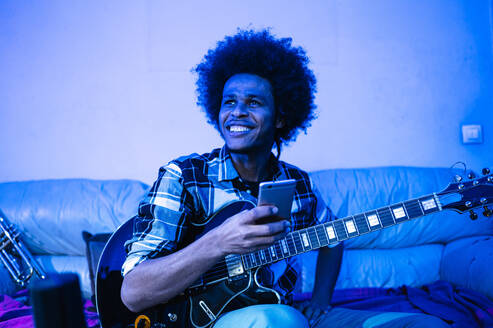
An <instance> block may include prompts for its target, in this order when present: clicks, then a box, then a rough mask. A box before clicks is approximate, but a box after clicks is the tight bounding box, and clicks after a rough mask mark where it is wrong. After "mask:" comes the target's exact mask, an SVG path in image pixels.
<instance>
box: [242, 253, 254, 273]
mask: <svg viewBox="0 0 493 328" xmlns="http://www.w3.org/2000/svg"><path fill="white" fill-rule="evenodd" d="M249 255H250V254H244V255H242V256H241V258H242V259H243V266H244V267H245V269H247V270H248V269H250V268H251V267H252V263H251V260H250V256H249Z"/></svg>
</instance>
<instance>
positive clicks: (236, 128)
mask: <svg viewBox="0 0 493 328" xmlns="http://www.w3.org/2000/svg"><path fill="white" fill-rule="evenodd" d="M249 130H250V128H247V127H246V126H240V125H233V126H231V127H229V131H231V132H245V131H249Z"/></svg>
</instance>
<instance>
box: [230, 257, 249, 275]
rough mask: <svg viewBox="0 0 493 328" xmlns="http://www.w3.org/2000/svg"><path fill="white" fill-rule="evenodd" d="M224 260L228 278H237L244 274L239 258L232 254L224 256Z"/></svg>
mask: <svg viewBox="0 0 493 328" xmlns="http://www.w3.org/2000/svg"><path fill="white" fill-rule="evenodd" d="M225 260H226V266H227V268H228V275H229V276H230V277H235V276H239V275H242V274H243V273H244V272H245V269H244V268H243V263H242V262H241V256H239V255H234V254H232V255H228V256H226V257H225Z"/></svg>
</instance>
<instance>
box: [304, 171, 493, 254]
mask: <svg viewBox="0 0 493 328" xmlns="http://www.w3.org/2000/svg"><path fill="white" fill-rule="evenodd" d="M457 173H460V171H458V170H454V169H448V168H419V167H378V168H362V169H331V170H323V171H317V172H312V173H311V177H312V179H313V182H314V184H315V185H316V186H317V188H318V190H319V192H320V193H321V195H322V198H323V199H324V200H325V202H326V203H327V204H328V205H329V206H330V207H331V209H332V210H333V211H334V213H335V214H336V215H337V216H338V217H340V218H343V217H346V216H349V215H355V214H358V213H361V212H366V211H369V210H372V209H376V208H379V207H383V206H387V205H390V204H395V203H398V202H402V201H405V200H408V199H412V198H417V197H420V196H424V195H428V194H431V193H433V192H439V191H442V190H444V189H445V188H446V187H447V186H448V184H449V183H450V182H452V180H453V178H454V176H455V175H456V174H457ZM484 234H489V235H493V220H491V219H485V218H484V217H482V215H480V216H479V218H478V220H476V221H471V220H470V219H469V216H468V215H467V214H464V215H459V214H458V213H456V212H453V211H443V212H440V213H435V214H431V215H429V216H426V217H423V218H418V219H415V220H411V221H409V222H405V223H402V224H398V225H396V226H393V227H390V228H387V229H384V230H380V231H375V232H372V233H370V234H366V235H362V236H360V237H357V238H354V239H350V240H348V241H346V242H345V246H346V247H347V248H398V247H409V246H414V245H420V244H429V243H447V242H450V241H452V240H456V239H458V238H461V237H466V236H475V235H484Z"/></svg>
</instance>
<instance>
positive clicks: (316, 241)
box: [307, 226, 321, 248]
mask: <svg viewBox="0 0 493 328" xmlns="http://www.w3.org/2000/svg"><path fill="white" fill-rule="evenodd" d="M307 231H308V235H309V236H310V243H311V244H312V246H313V248H319V247H320V246H321V245H320V240H319V239H318V235H317V231H316V230H315V227H313V226H312V227H309V228H308V229H307Z"/></svg>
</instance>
